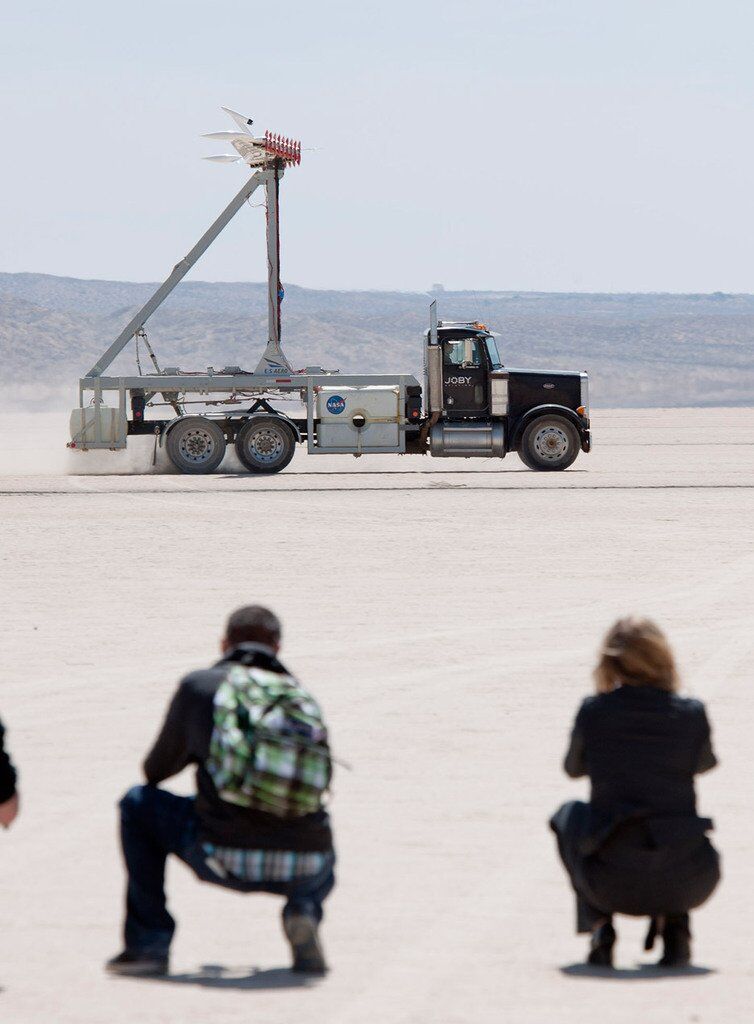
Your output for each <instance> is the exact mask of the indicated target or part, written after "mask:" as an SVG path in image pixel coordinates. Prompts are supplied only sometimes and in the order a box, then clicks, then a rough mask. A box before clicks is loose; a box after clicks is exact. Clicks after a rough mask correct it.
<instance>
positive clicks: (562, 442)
mask: <svg viewBox="0 0 754 1024" xmlns="http://www.w3.org/2000/svg"><path fill="white" fill-rule="evenodd" d="M579 448H580V443H579V434H578V431H577V430H576V428H575V427H574V425H573V423H571V422H570V420H567V419H565V418H564V417H563V416H538V417H537V419H535V420H532V422H531V423H529V424H528V425H527V427H526V429H525V430H524V432H523V434H522V435H521V441H520V442H519V446H518V454H519V456H520V458H521V461H522V462H523V463H524V465H525V466H528V467H529V469H540V470H556V469H568V467H569V466H570V465H572V464H573V463H574V461H575V460H576V456H577V455H578V454H579Z"/></svg>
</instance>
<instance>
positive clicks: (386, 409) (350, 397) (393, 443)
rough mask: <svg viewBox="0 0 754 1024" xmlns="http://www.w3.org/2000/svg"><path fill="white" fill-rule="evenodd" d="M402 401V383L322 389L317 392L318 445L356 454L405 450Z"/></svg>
mask: <svg viewBox="0 0 754 1024" xmlns="http://www.w3.org/2000/svg"><path fill="white" fill-rule="evenodd" d="M399 404H400V388H399V387H398V385H396V386H395V387H390V386H385V385H369V386H367V387H363V388H359V387H348V388H345V387H344V388H336V387H326V388H322V389H321V390H320V391H319V393H318V394H317V408H316V418H317V419H318V421H319V423H318V425H317V447H318V448H320V449H322V450H327V451H345V452H354V453H355V454H358V453H360V452H370V451H372V452H374V451H394V452H400V451H402V450H403V445H402V441H403V438H402V435H401V430H400V425H401V423H402V422H403V411H402V410H401V409H400V408H399ZM362 420H363V425H361V424H362Z"/></svg>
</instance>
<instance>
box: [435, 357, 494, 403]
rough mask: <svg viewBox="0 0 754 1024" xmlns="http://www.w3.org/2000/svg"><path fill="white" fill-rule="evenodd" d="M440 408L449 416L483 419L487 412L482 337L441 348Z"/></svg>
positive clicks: (485, 363) (487, 395)
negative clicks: (441, 396) (441, 390)
mask: <svg viewBox="0 0 754 1024" xmlns="http://www.w3.org/2000/svg"><path fill="white" fill-rule="evenodd" d="M442 356H443V360H442V387H443V403H442V404H443V408H444V409H445V410H446V411H447V412H448V413H449V414H450V415H451V416H452V415H453V414H454V413H455V414H457V415H459V416H460V415H464V416H480V417H481V416H484V415H485V414H486V413H487V411H488V409H489V394H488V377H489V374H488V372H487V352H486V349H485V346H484V341H483V339H482V338H455V339H453V340H452V341H444V342H443V345H442Z"/></svg>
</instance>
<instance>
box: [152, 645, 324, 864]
mask: <svg viewBox="0 0 754 1024" xmlns="http://www.w3.org/2000/svg"><path fill="white" fill-rule="evenodd" d="M233 662H236V663H240V664H242V665H249V666H252V665H253V666H256V667H258V668H263V669H265V670H267V671H269V672H279V673H286V671H287V670H286V669H285V668H284V667H283V665H282V664H281V663H280V662H279V661H278V659H277V658H276V657H275V655H274V653H273V651H272V650H271V649H270V648H269V647H263V646H262V645H261V644H251V643H244V644H239V645H238V646H237V647H235V648H234V649H233V650H232V651H230V652H229V653H228V654H226V656H225V657H224V658H223V659H222V660H221V661H219V662H218V663H217V664H216V665H215V666H213V667H212V668H209V669H203V670H200V671H198V672H191V673H190V674H189V675H187V676H185V677H184V678H183V679H182V680H181V682H180V684H179V686H178V690H177V691H176V693H175V696H174V697H173V699H172V701H171V703H170V706H169V708H168V712H167V715H166V718H165V722H164V724H163V726H162V730H161V732H160V735H159V736H158V737H157V740H156V741H155V744H154V746H153V747H152V750H151V751H150V752H149V754H148V755H147V757H146V760H145V761H144V774H145V775H146V778H147V782H149V783H150V784H152V785H157V784H158V783H160V782H163V781H164V780H165V779H168V778H170V776H172V775H177V774H178V772H180V771H182V770H183V769H184V768H185V767H186V766H187V765H189V764H195V765H197V771H196V788H197V794H196V813H197V816H198V818H199V821H200V834H201V838H202V839H206V840H208V841H210V842H213V843H215V844H216V845H218V846H231V847H241V848H244V849H255V850H294V851H297V852H311V851H322V850H330V849H331V848H332V834H331V831H330V821H329V817H328V815H327V813H326V812H325V811H324V810H322V811H318V812H317V813H315V814H307V815H305V816H303V817H301V818H297V819H295V820H287V821H286V820H282V819H281V818H277V817H275V816H274V815H272V814H267V813H266V812H265V811H258V810H250V809H248V808H245V807H238V806H236V805H235V804H230V803H227V802H226V801H224V800H221V799H220V797H219V796H218V794H217V790H216V789H215V784H214V782H213V781H212V778H211V777H210V775H209V773H208V772H207V769H206V768H205V765H204V762H205V760H206V758H207V756H208V754H209V745H210V740H211V737H212V729H213V725H214V698H215V693H216V692H217V689H218V687H219V686H220V684H221V683H222V682H224V680H225V678H226V674H227V671H228V667H229V665H230V664H231V663H233Z"/></svg>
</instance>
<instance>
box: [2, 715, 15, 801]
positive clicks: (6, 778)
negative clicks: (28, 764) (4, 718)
mask: <svg viewBox="0 0 754 1024" xmlns="http://www.w3.org/2000/svg"><path fill="white" fill-rule="evenodd" d="M4 736H5V729H4V728H3V723H2V722H0V804H4V803H5V801H6V800H10V798H11V797H12V796H14V794H15V792H16V769H15V768H14V767H13V764H12V763H11V759H10V757H8V754H7V753H6V752H5V748H4V746H3V738H4Z"/></svg>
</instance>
